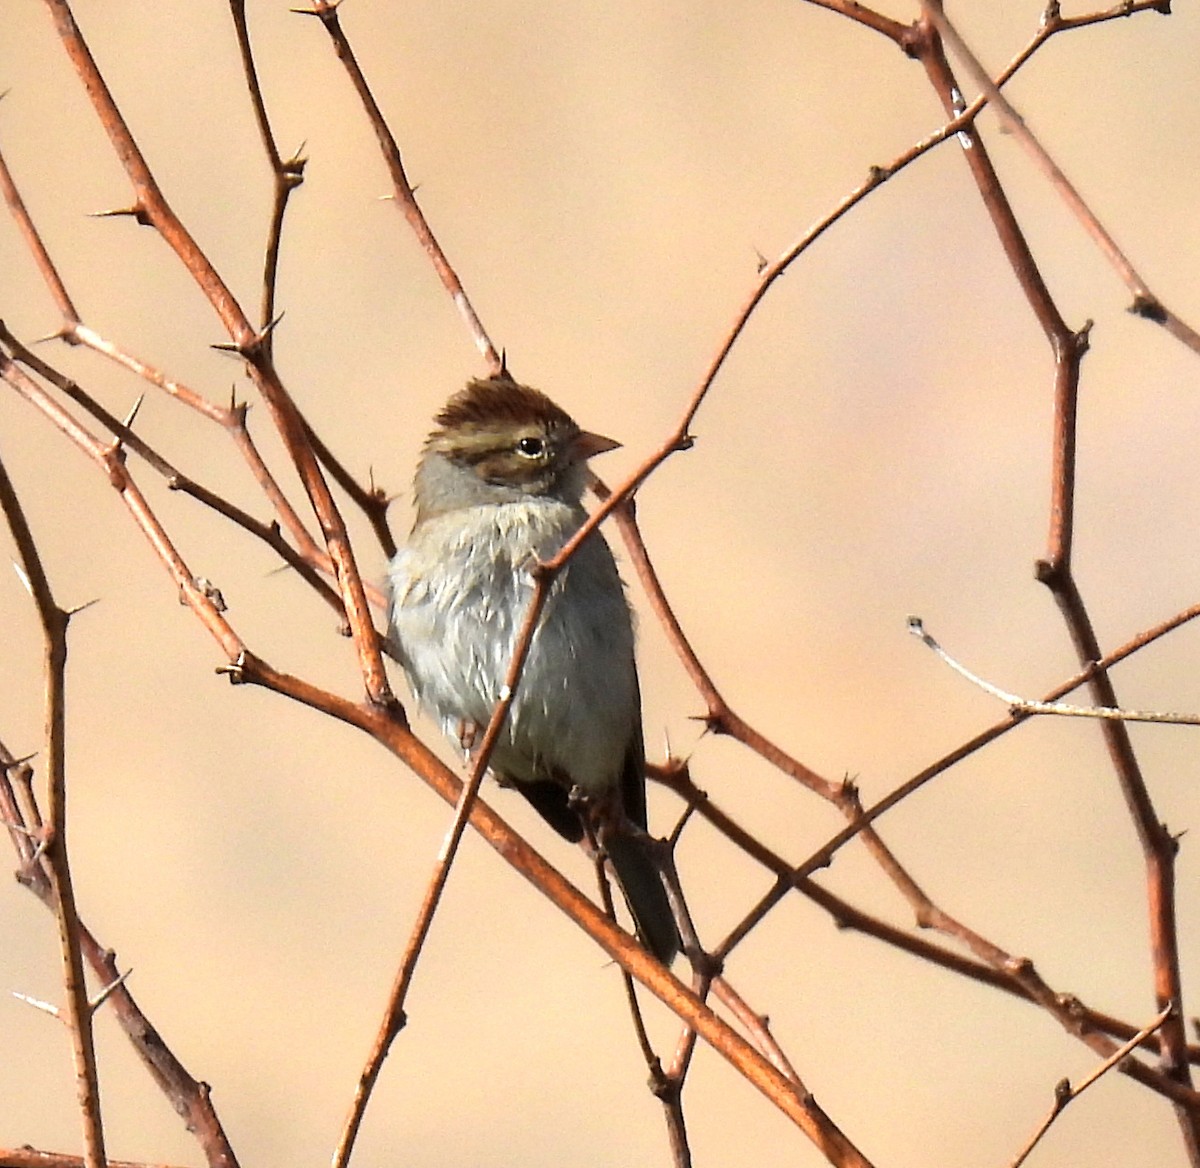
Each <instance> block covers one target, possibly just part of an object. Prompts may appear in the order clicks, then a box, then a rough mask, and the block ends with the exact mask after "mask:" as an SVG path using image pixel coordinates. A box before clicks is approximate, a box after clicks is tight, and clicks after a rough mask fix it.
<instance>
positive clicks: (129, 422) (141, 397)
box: [124, 393, 146, 430]
mask: <svg viewBox="0 0 1200 1168" xmlns="http://www.w3.org/2000/svg"><path fill="white" fill-rule="evenodd" d="M145 400H146V395H145V394H144V393H139V394H138V396H137V401H135V402H134V403H133V407H132V409H130V411H129V413H127V414H126V415H125V423H124V424H125V429H126V430H129V429H131V428H132V427H133V420H134V418H136V417H137V416H138V410H140V409H141V408H142V402H144V401H145Z"/></svg>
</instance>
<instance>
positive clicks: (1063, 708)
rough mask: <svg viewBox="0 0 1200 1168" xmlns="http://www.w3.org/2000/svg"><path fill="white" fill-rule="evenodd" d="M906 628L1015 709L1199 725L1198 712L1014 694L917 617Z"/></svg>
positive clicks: (1166, 723)
mask: <svg viewBox="0 0 1200 1168" xmlns="http://www.w3.org/2000/svg"><path fill="white" fill-rule="evenodd" d="M908 631H909V632H910V633H912V635H913V636H914V637H916V638H917V640H919V641H920V642H921V643H922V644H923V645H925V646H926V648H928V649H931V650H932V651H933V652H934V653H935V654H936V655H937V656H938V657H940V658H941V659H942V660H943V661H944V662H945V663H946V664H947V665H949V666H950V668H951V669H953V670H954V672H955V673H957V674H959V676H961V677H965V678H966V679H967V680H968V681H969V682H970V683H971V684H972V685H975V686H978V687H979V688H980V689H981V690H983V692H984V693H987V694H991V696H992V697H994V698H999V699H1000V700H1001V701H1002V702H1004V703H1005V705H1007V706H1008V707H1009V708H1010V709H1011V710H1013V711H1014V712H1016V713H1020V714H1057V715H1060V716H1062V717H1065V718H1111V719H1113V720H1114V721H1118V722H1158V723H1162V724H1164V725H1170V726H1200V714H1172V713H1169V712H1167V711H1165V710H1122V709H1116V708H1114V707H1112V706H1077V705H1072V704H1071V703H1069V702H1042V701H1037V700H1036V699H1033V698H1023V697H1019V696H1018V695H1017V694H1013V693H1008V692H1007V691H1006V690H1002V689H1001V688H1000V687H999V686H997V685H993V684H992V683H991V682H990V681H985V680H984V679H983V678H982V677H980V676H979V675H978V674H977V673H972V672H971V670H969V669H968V668H967V667H966V666H965V665H963V664H962V663H961V662H960V661H956V660H955V659H954V658H953V657H951V656H950V654H949V653H947V652H946V650H945V649H943V648H942V646H941V645H940V644H938V642H937V640H936V639H935V638H934V637H933V635H932V634H931V633H929V631H928V630H927V629H926V628H925V625H924V623H923V622H922V620H921V618H920V617H918V616H910V617H909V618H908Z"/></svg>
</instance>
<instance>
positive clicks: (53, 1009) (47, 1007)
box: [10, 990, 62, 1020]
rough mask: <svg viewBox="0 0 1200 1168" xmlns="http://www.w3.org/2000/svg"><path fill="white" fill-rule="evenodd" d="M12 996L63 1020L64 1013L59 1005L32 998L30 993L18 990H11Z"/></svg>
mask: <svg viewBox="0 0 1200 1168" xmlns="http://www.w3.org/2000/svg"><path fill="white" fill-rule="evenodd" d="M10 992H11V993H12V996H13V997H14V998H16V999H17V1001H19V1002H24V1003H25V1004H26V1005H27V1006H32V1007H33V1008H34V1009H35V1010H41V1011H42V1012H43V1013H45V1014H49V1015H50V1017H51V1018H58V1019H60V1020H61V1018H62V1014H61V1013H60V1011H59V1009H58V1007H57V1006H52V1005H51V1004H50V1003H49V1002H43V1001H42V1000H41V999H40V998H31V997H30V996H29V995H28V994H23V993H20V992H19V991H18V990H11V991H10Z"/></svg>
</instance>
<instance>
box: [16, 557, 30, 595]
mask: <svg viewBox="0 0 1200 1168" xmlns="http://www.w3.org/2000/svg"><path fill="white" fill-rule="evenodd" d="M12 566H13V571H14V572H16V574H17V579H18V580H20V581H21V583H22V584H23V585H24V586H25V591H26V592H28V593H29V595H30V596H32V595H33V582H32V581H31V580H30V579H29V576H28V575H27V574H26V572H25V569H24V568H22V567H21V565H20V564H18V563H17V561H16V560H13V562H12Z"/></svg>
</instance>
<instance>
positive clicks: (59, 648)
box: [0, 354, 106, 1168]
mask: <svg viewBox="0 0 1200 1168" xmlns="http://www.w3.org/2000/svg"><path fill="white" fill-rule="evenodd" d="M5 360H7V359H6V358H3V356H2V354H0V369H2V368H3V362H4V361H5ZM0 511H3V513H4V518H5V520H6V522H7V523H8V528H9V530H10V531H11V532H12V536H13V539H14V541H15V542H16V545H17V554H18V555H19V556H20V557H21V566H22V569H23V571H24V573H25V578H26V580H28V582H29V590H30V593H31V595H32V598H33V602H34V604H35V606H36V608H37V612H38V616H39V618H40V620H41V625H42V634H43V644H44V651H45V686H46V699H45V712H46V769H47V772H48V781H49V782H48V785H49V798H48V801H47V803H48V806H47V815H46V822H45V824H44V826H43V828H42V831H43V835H42V839H43V842H44V844H45V852H44V855H45V860H46V863H47V865H48V869H49V875H50V887H51V892H52V896H53V903H54V911H55V919H56V920H57V921H58V938H59V948H60V952H61V959H62V971H63V989H64V991H65V994H66V1021H67V1024H68V1027H69V1028H70V1032H71V1043H72V1053H73V1055H74V1062H75V1086H76V1095H77V1097H78V1100H79V1110H80V1116H81V1119H82V1124H83V1146H84V1161H85V1163H86V1165H87V1168H104V1165H105V1163H106V1157H105V1151H104V1124H103V1119H102V1117H101V1114H100V1080H99V1075H98V1073H97V1070H96V1047H95V1039H94V1036H93V1031H92V1005H91V1003H90V1002H89V1001H88V992H87V981H86V979H85V977H84V970H83V955H82V953H81V951H80V945H79V915H78V913H77V911H76V908H75V889H74V885H73V884H72V881H71V863H70V857H69V855H68V850H67V770H66V701H67V696H66V666H67V625H68V623H69V622H70V619H71V615H70V613H69V612H67V611H66V610H65V609H63V608H61V607H59V605H58V604H57V602H56V601H55V599H54V593H53V590H52V589H51V587H50V581H49V578H48V577H47V576H46V572H45V569H44V568H43V566H42V560H41V556H40V555H39V554H38V550H37V543H36V541H35V540H34V537H33V532H32V531H31V530H30V527H29V523H28V521H27V520H26V518H25V512H24V509H23V508H22V506H21V501H20V499H19V498H18V496H17V492H16V489H15V487H14V486H13V483H12V480H11V479H10V478H9V476H8V471H7V470H6V469H5V466H4V463H3V461H0Z"/></svg>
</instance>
